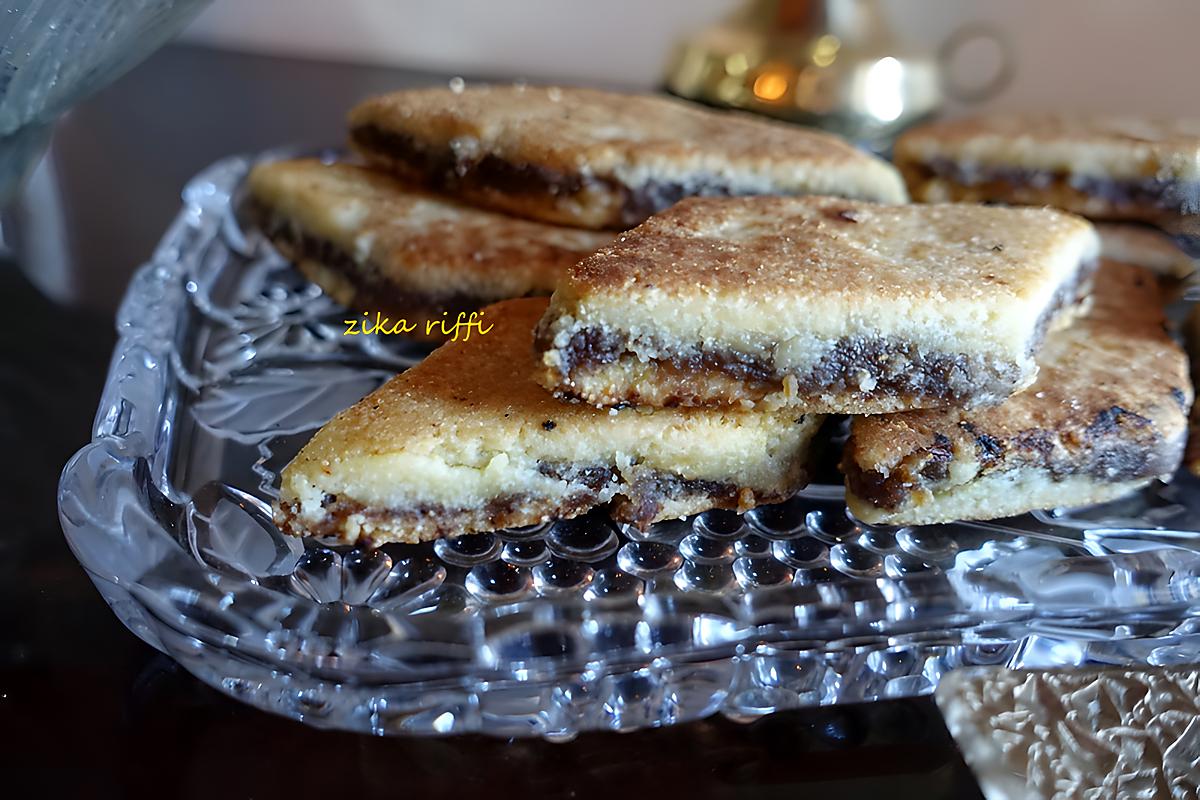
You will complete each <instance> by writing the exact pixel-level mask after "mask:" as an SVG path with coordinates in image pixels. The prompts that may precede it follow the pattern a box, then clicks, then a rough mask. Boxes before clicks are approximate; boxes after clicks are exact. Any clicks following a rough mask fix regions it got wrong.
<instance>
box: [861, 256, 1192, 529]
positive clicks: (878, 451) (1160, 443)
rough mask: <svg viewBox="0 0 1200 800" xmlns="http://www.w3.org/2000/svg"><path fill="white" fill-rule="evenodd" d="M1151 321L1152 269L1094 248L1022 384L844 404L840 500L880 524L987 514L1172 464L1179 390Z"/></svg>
mask: <svg viewBox="0 0 1200 800" xmlns="http://www.w3.org/2000/svg"><path fill="white" fill-rule="evenodd" d="M1164 321H1165V318H1164V315H1163V310H1162V296H1161V293H1160V290H1159V287H1158V282H1157V281H1156V279H1155V277H1154V276H1153V274H1151V273H1149V272H1147V271H1145V270H1142V269H1139V268H1137V267H1133V266H1129V265H1126V264H1119V263H1116V262H1104V263H1103V264H1102V265H1101V268H1100V271H1099V272H1098V273H1097V276H1096V288H1095V293H1094V296H1093V302H1092V307H1091V310H1090V311H1089V313H1088V314H1087V315H1086V316H1085V317H1083V318H1082V319H1079V320H1077V321H1076V322H1075V323H1074V324H1073V325H1072V326H1071V327H1070V328H1067V329H1065V330H1060V331H1056V332H1054V333H1051V334H1050V335H1049V336H1048V337H1047V339H1046V343H1045V345H1044V346H1043V348H1042V352H1041V354H1040V355H1039V357H1038V358H1039V362H1040V364H1041V372H1040V373H1039V376H1038V380H1037V382H1036V383H1034V384H1033V386H1031V387H1029V388H1028V389H1026V390H1025V391H1024V392H1022V393H1020V394H1018V395H1016V396H1014V397H1012V398H1010V399H1009V400H1008V401H1006V402H1005V403H1003V404H1001V405H999V406H996V407H994V408H987V409H979V410H976V411H963V410H959V409H946V410H924V411H909V412H902V413H897V414H887V415H880V416H872V417H856V418H855V419H854V420H853V422H852V425H851V435H850V439H849V440H848V441H847V443H846V447H845V450H844V453H843V462H842V465H843V471H845V472H846V475H847V497H848V502H849V503H850V505H851V509H852V510H853V511H854V512H855V513H856V514H858V515H859V516H860V517H861V518H862V519H864V520H865V521H868V522H872V523H885V524H906V525H907V524H927V523H935V522H947V521H951V520H954V519H990V518H995V517H1000V516H1008V515H1011V514H1016V513H1021V512H1023V511H1029V510H1033V509H1036V508H1042V507H1045V505H1043V504H1048V505H1067V506H1069V505H1083V504H1087V503H1090V502H1098V501H1099V500H1104V499H1109V498H1111V497H1113V496H1117V495H1119V494H1120V493H1123V492H1126V491H1128V490H1129V489H1130V488H1134V487H1136V486H1138V485H1142V484H1144V483H1146V482H1147V481H1149V480H1150V479H1152V478H1155V477H1158V476H1164V475H1169V474H1171V473H1173V472H1174V470H1175V468H1176V467H1177V466H1178V464H1179V460H1180V457H1181V456H1182V450H1183V442H1184V436H1185V426H1186V419H1187V411H1188V408H1189V407H1190V406H1191V404H1192V400H1193V390H1192V384H1191V381H1190V380H1189V377H1188V373H1187V361H1186V357H1185V355H1184V353H1183V351H1182V350H1181V349H1180V348H1179V346H1178V345H1177V344H1176V343H1175V342H1174V340H1172V339H1171V337H1170V336H1169V335H1168V334H1167V333H1166V331H1165V330H1164ZM981 487H984V488H987V489H988V491H983V490H982V489H981Z"/></svg>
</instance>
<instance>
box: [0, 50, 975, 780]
mask: <svg viewBox="0 0 1200 800" xmlns="http://www.w3.org/2000/svg"><path fill="white" fill-rule="evenodd" d="M444 79H445V78H444V76H441V77H438V76H420V75H414V74H412V73H405V72H400V71H396V70H389V69H384V68H370V67H356V66H347V65H336V64H320V63H316V62H308V61H298V60H291V59H280V58H266V57H257V56H247V55H235V54H229V53H222V52H218V51H214V50H207V49H203V48H193V47H184V46H173V47H169V48H167V49H166V50H164V51H162V52H160V53H159V54H157V55H155V56H153V57H152V58H151V59H150V60H149V61H147V62H146V63H145V64H143V65H142V66H140V67H138V68H137V69H136V70H134V71H133V72H131V73H130V74H129V75H127V76H126V77H125V78H123V79H122V80H121V81H120V82H118V83H117V84H116V85H115V86H113V87H111V88H110V89H108V90H106V91H105V92H103V93H102V94H100V95H98V96H97V97H95V98H94V99H92V100H91V101H89V102H88V103H86V104H85V105H84V106H82V107H81V108H79V109H77V110H76V111H74V112H73V113H72V114H71V115H70V117H69V118H68V119H67V120H65V121H64V122H63V123H62V125H61V126H60V128H59V130H58V132H57V134H56V139H55V144H54V147H53V150H52V152H51V154H50V156H49V158H48V161H47V164H46V165H44V166H43V168H42V169H41V170H39V172H38V174H37V175H36V176H35V178H34V182H33V184H32V185H31V187H30V189H31V191H30V192H29V193H28V194H29V198H28V200H27V202H26V204H25V206H24V207H23V208H20V209H18V210H17V212H16V213H14V214H11V215H10V218H9V219H8V220H7V223H8V224H7V225H6V230H5V234H6V240H8V241H9V242H10V243H13V244H15V245H16V247H17V253H18V256H19V263H17V262H14V261H11V260H10V261H4V262H0V450H2V452H3V453H4V457H3V459H0V501H2V503H3V508H4V509H5V510H6V515H5V524H4V526H3V531H2V533H0V738H2V740H3V741H2V745H3V746H0V767H3V768H4V772H3V775H4V780H5V784H6V789H5V790H0V794H3V795H4V796H14V797H23V796H31V795H33V794H34V792H36V793H37V796H40V797H59V796H64V797H66V796H74V797H142V796H155V797H185V798H190V797H196V798H201V797H203V798H212V797H221V798H224V797H230V798H233V797H253V798H271V797H290V798H295V797H311V796H318V795H319V796H326V797H354V798H359V797H384V796H396V795H402V796H408V797H418V798H425V797H441V796H447V797H449V796H460V797H471V796H478V797H486V798H501V797H510V796H511V797H516V796H522V797H538V796H540V797H560V796H574V797H591V796H606V797H621V796H634V795H635V794H636V796H638V797H643V798H653V797H680V796H687V797H695V798H706V797H714V798H731V797H789V798H792V797H808V796H818V794H819V795H820V796H824V797H836V798H877V797H889V798H893V797H919V798H927V799H928V800H935V799H936V798H977V797H979V796H980V795H979V790H978V788H977V786H976V784H975V782H974V780H973V779H972V777H971V775H970V773H969V771H968V770H967V768H966V766H965V764H964V763H963V761H962V758H961V756H959V754H958V752H957V750H956V749H955V747H954V744H953V742H952V740H951V739H950V737H949V734H948V733H947V732H946V729H945V726H944V724H943V723H942V721H941V717H940V716H939V714H938V712H937V710H936V708H935V707H934V705H933V702H932V701H931V700H928V699H921V700H905V701H889V702H882V703H876V704H871V705H862V706H844V707H839V708H833V709H813V710H803V711H793V712H786V713H780V714H776V715H773V716H770V717H766V718H763V719H760V720H758V721H756V722H753V723H750V724H739V723H734V722H731V721H729V720H725V719H720V718H713V719H710V720H706V721H702V722H698V723H692V724H688V725H683V726H678V727H675V728H668V729H663V730H654V731H643V732H637V733H630V734H609V733H598V734H587V735H584V736H581V737H579V738H578V739H576V740H575V741H573V742H569V743H565V744H549V743H546V742H542V741H533V740H518V741H514V742H506V741H501V740H494V739H487V738H482V737H462V738H450V739H377V738H370V737H364V736H357V735H351V734H344V733H337V732H327V731H317V730H312V729H309V728H306V727H305V726H303V725H301V724H299V723H296V722H292V721H289V720H284V719H281V718H276V717H272V716H269V715H267V714H264V713H262V712H259V711H255V710H253V709H251V708H248V707H244V706H241V705H240V704H238V703H236V702H235V701H233V700H230V699H227V698H225V697H224V696H223V695H221V694H219V693H218V692H216V691H214V690H212V689H209V688H207V687H206V686H204V685H202V684H200V683H199V682H197V681H196V680H194V679H192V678H191V677H190V676H189V675H188V674H187V673H185V672H184V671H183V670H181V669H179V668H178V667H176V666H175V665H174V664H173V662H171V661H170V659H168V658H166V657H165V656H162V655H160V654H159V653H157V652H156V651H154V650H152V649H151V648H150V647H148V646H146V645H144V644H143V643H142V642H141V641H140V640H138V639H136V638H135V637H134V636H133V635H132V634H131V633H129V632H128V631H126V630H125V628H124V627H123V626H122V625H121V624H120V623H119V622H118V621H117V619H116V617H114V616H113V615H112V614H111V612H109V610H108V608H107V607H106V606H105V605H104V603H103V601H102V600H101V599H100V596H99V594H98V593H97V592H96V591H95V589H94V588H93V587H92V585H91V583H90V581H89V580H88V579H87V576H86V575H85V574H84V572H83V570H82V568H80V567H79V565H78V564H77V563H76V562H75V560H74V559H73V558H72V556H71V554H70V552H69V551H68V549H67V547H66V544H65V542H64V540H63V537H62V533H61V531H60V529H59V526H58V520H57V514H56V509H55V488H56V484H57V479H58V473H59V471H60V470H61V468H62V466H63V464H64V463H65V461H66V460H67V458H69V457H70V455H71V454H72V453H73V452H74V451H75V450H76V449H77V448H79V447H80V446H82V445H83V444H84V443H85V442H86V441H87V439H88V435H89V429H90V426H91V420H92V415H93V413H94V411H95V406H96V403H97V401H98V396H99V391H100V387H101V384H102V381H103V376H104V373H105V370H106V368H107V364H108V358H109V354H110V351H111V348H112V344H113V341H114V338H115V336H114V333H113V325H112V313H113V310H114V308H115V305H116V303H117V302H118V300H119V298H120V296H121V293H122V292H123V290H124V286H125V283H126V281H127V280H128V277H129V274H130V273H131V272H132V270H133V269H134V268H135V267H136V266H137V264H138V263H139V262H140V261H141V260H142V259H144V258H145V257H146V255H147V254H148V253H149V251H150V249H151V248H152V247H153V245H154V242H155V240H156V239H157V238H158V236H159V234H160V233H161V232H162V230H163V229H164V228H165V227H166V225H167V223H168V222H169V221H170V219H171V218H172V217H173V216H174V214H175V213H176V211H177V209H178V191H179V189H180V187H181V186H182V185H183V183H184V181H185V180H186V179H187V178H188V177H190V176H191V175H192V174H193V173H195V172H196V171H198V170H199V169H201V168H202V167H204V166H205V165H206V164H208V163H210V162H211V161H213V160H215V159H217V158H219V157H221V156H223V155H226V154H228V153H232V152H245V151H251V150H258V149H264V148H267V147H272V146H277V145H280V144H289V143H299V144H327V143H331V142H337V141H339V140H340V137H341V130H342V118H343V115H344V113H345V110H346V109H347V108H349V106H350V105H352V104H353V102H354V101H355V100H356V99H358V98H360V97H362V96H365V95H367V94H370V93H373V92H378V91H384V90H386V89H389V88H394V87H397V86H402V85H406V84H414V83H421V82H425V83H428V82H435V81H440V80H444ZM56 232H57V233H56ZM39 237H41V238H39ZM31 275H32V276H33V280H32V281H31V279H30V277H29V276H31ZM35 284H36V285H35ZM39 286H40V287H41V289H42V290H39V288H38V287H39ZM43 290H44V291H43ZM10 791H14V792H15V793H14V794H9V792H10Z"/></svg>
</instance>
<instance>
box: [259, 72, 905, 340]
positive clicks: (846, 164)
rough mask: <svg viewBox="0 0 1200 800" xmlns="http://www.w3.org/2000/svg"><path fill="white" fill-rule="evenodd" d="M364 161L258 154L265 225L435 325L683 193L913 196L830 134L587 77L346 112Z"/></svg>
mask: <svg viewBox="0 0 1200 800" xmlns="http://www.w3.org/2000/svg"><path fill="white" fill-rule="evenodd" d="M350 143H351V146H352V148H353V150H354V151H355V153H356V154H357V155H358V156H359V157H360V161H359V162H358V163H332V164H328V163H322V162H320V161H318V160H315V159H301V160H295V161H283V162H275V163H266V164H261V165H259V166H258V167H257V168H255V169H254V170H253V171H252V172H251V174H250V176H249V178H248V180H247V187H248V194H249V197H250V200H251V206H252V211H253V216H254V217H255V218H256V221H257V224H258V225H259V227H261V228H262V229H263V230H264V231H265V232H266V234H267V235H268V236H269V237H270V239H271V241H272V242H273V243H274V244H275V246H276V247H277V248H278V249H279V250H280V251H281V252H282V253H283V254H284V255H286V256H287V257H288V258H289V259H290V260H292V261H293V262H294V263H295V264H296V265H297V267H298V268H299V269H300V270H301V271H302V272H303V273H304V274H305V275H306V276H307V277H308V278H309V279H311V280H313V281H314V282H316V283H317V284H319V285H320V286H321V287H322V288H323V289H324V290H325V291H326V293H327V294H329V295H330V296H332V297H333V298H334V299H335V300H337V301H338V302H340V303H342V304H343V305H346V306H348V307H351V308H354V309H357V310H361V311H366V312H368V313H369V314H375V313H377V312H379V313H382V314H383V315H386V316H388V317H389V318H390V319H391V320H392V321H393V323H392V324H393V325H394V324H395V321H396V320H399V319H404V320H405V321H406V322H407V323H408V324H409V325H410V326H411V327H412V328H413V331H412V335H413V336H416V337H420V338H428V339H438V338H443V337H444V335H445V331H446V327H445V326H442V325H441V324H440V323H441V322H442V321H443V320H446V321H448V322H450V323H451V324H452V323H453V322H454V321H455V320H456V319H457V318H458V316H459V315H460V314H466V313H469V312H471V311H475V310H477V309H479V308H482V307H483V306H485V305H487V304H488V303H492V302H496V301H498V300H504V299H508V298H513V297H530V296H549V295H550V293H551V292H553V291H554V288H555V286H556V285H557V282H558V279H559V278H560V277H561V276H562V274H563V273H564V272H565V271H566V269H567V268H568V267H570V266H571V265H573V264H574V263H576V262H577V261H579V259H580V258H582V257H583V256H585V255H587V254H589V253H591V252H593V251H594V250H596V249H597V248H598V247H600V246H601V245H604V244H607V243H608V242H611V241H612V240H613V238H614V236H615V233H613V232H614V231H619V230H623V229H625V228H629V227H632V226H634V225H636V224H638V223H640V222H642V221H643V220H645V219H646V218H647V217H648V216H650V215H651V214H653V213H655V212H657V211H661V210H663V209H664V208H666V207H668V206H670V205H671V204H672V203H674V202H675V201H677V200H679V199H680V198H682V197H686V196H689V195H696V194H700V195H704V194H708V195H746V194H764V193H767V194H835V195H844V196H847V197H854V198H859V199H868V200H884V201H892V202H897V201H902V200H904V199H905V198H906V194H905V190H904V184H903V181H902V180H901V178H900V176H899V173H897V172H896V171H895V169H894V168H893V167H892V166H891V165H890V164H888V163H886V162H884V161H881V160H880V159H877V158H873V157H871V156H869V155H866V154H863V153H860V152H858V151H857V150H855V149H854V148H853V147H850V146H849V145H848V144H846V143H845V142H842V141H841V140H839V139H837V138H836V137H833V136H830V135H827V134H824V133H820V132H817V131H809V130H803V129H798V128H795V127H792V126H787V125H784V124H781V123H776V122H769V121H764V120H760V119H757V118H754V117H751V116H748V115H741V114H734V113H726V112H718V111H709V110H706V109H701V108H698V107H695V106H692V105H690V104H686V103H683V102H680V101H675V100H670V99H667V98H661V97H652V96H640V95H635V96H629V95H618V94H612V93H607V92H598V91H590V90H585V89H557V88H550V89H544V88H543V89H534V88H528V87H519V86H513V87H478V88H461V87H456V88H454V89H452V88H434V89H422V90H414V91H405V92H398V93H395V94H391V95H387V96H384V97H379V98H376V99H373V100H369V101H367V102H365V103H363V104H362V105H360V106H358V107H357V108H355V109H354V110H353V112H352V114H351V117H350Z"/></svg>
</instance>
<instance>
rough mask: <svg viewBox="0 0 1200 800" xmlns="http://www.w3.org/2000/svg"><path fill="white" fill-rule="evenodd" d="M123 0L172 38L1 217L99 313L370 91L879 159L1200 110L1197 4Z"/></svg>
mask: <svg viewBox="0 0 1200 800" xmlns="http://www.w3.org/2000/svg"><path fill="white" fill-rule="evenodd" d="M133 1H134V2H136V3H138V4H144V5H147V6H156V7H158V11H157V14H158V17H157V18H156V22H157V21H158V20H160V19H161V18H163V17H165V16H168V15H174V16H176V17H177V18H178V20H179V21H178V22H177V23H176V24H177V25H178V26H180V27H183V30H182V33H181V34H180V35H179V36H178V37H177V38H176V39H175V40H174V41H173V42H172V43H171V44H168V45H167V46H166V47H164V48H163V49H160V50H158V51H157V52H155V53H154V54H153V55H151V56H149V58H148V59H146V60H145V61H144V62H142V63H141V64H140V65H138V66H136V67H134V68H133V69H132V70H130V71H128V72H127V73H126V74H124V75H123V77H120V78H119V79H118V80H116V82H115V83H113V84H112V85H111V86H109V87H108V88H105V89H103V90H101V91H99V92H98V93H95V94H94V95H90V96H88V97H87V98H86V99H85V100H84V101H83V102H82V103H81V104H79V105H78V106H76V107H74V108H73V109H72V110H71V111H70V112H69V113H67V114H66V115H65V116H64V117H63V118H62V119H61V120H59V122H58V124H57V125H56V126H55V128H54V130H55V135H54V140H53V146H52V147H51V148H50V150H49V154H48V155H47V157H46V158H45V159H44V160H42V161H41V163H40V166H39V167H38V169H37V170H36V171H35V172H34V173H33V176H32V179H31V180H29V181H27V182H26V186H25V190H24V192H23V194H22V196H21V198H20V200H19V202H18V203H16V204H15V205H10V208H9V211H8V213H7V214H6V216H5V219H4V226H3V233H4V242H5V244H6V245H7V246H8V248H9V250H10V252H12V253H15V254H16V256H17V259H18V261H19V262H20V263H21V264H22V266H23V268H24V272H25V273H26V275H28V276H29V278H30V279H31V280H32V281H33V282H34V283H35V284H36V285H37V286H38V287H39V288H40V289H41V291H43V292H45V293H46V294H48V295H49V296H50V297H51V298H53V299H55V300H57V301H59V302H64V303H70V304H73V305H82V306H85V307H88V308H92V309H95V310H98V311H102V312H109V313H110V312H111V311H112V309H113V308H114V307H115V305H116V303H117V302H118V300H119V298H120V296H121V294H122V292H123V289H124V285H125V283H126V281H127V279H128V276H129V274H130V273H131V272H132V270H133V269H134V268H135V267H136V266H137V265H138V264H139V263H140V262H141V261H143V260H144V259H145V258H146V257H147V255H148V254H149V252H150V250H151V248H152V247H153V245H154V242H155V241H156V240H157V238H158V236H159V235H160V233H161V232H162V230H163V229H164V227H165V226H166V224H167V223H168V222H169V221H170V219H171V217H172V216H173V215H174V214H175V213H176V211H177V209H178V193H179V190H180V188H181V186H182V185H183V183H184V182H185V181H186V180H187V179H188V178H189V177H190V176H191V175H193V174H194V173H196V172H197V171H198V170H200V169H201V168H203V167H204V166H205V165H207V164H209V163H211V162H212V161H214V160H215V159H217V158H220V157H221V156H223V155H226V154H229V153H235V152H246V151H250V150H260V149H264V148H268V147H272V146H278V145H294V144H299V145H306V146H314V145H329V144H333V145H336V144H339V143H340V142H341V138H342V135H343V134H342V130H343V128H342V120H343V116H344V114H345V112H346V110H347V109H348V108H349V107H350V106H352V105H353V104H354V103H355V102H356V101H357V100H359V99H361V98H362V97H364V96H366V95H369V94H372V93H378V92H383V91H387V90H389V89H394V88H399V87H402V86H412V85H421V84H428V83H439V82H444V81H446V80H447V79H448V78H449V77H450V76H455V75H458V76H463V77H465V78H467V79H468V80H478V79H484V80H513V79H524V80H529V81H531V82H538V81H559V82H576V83H587V84H594V85H603V86H612V87H620V88H635V89H656V88H667V89H670V90H671V91H674V92H675V93H677V94H681V95H683V96H686V97H690V98H693V99H697V100H700V101H703V102H708V103H712V104H717V105H731V106H736V107H741V108H747V109H750V110H754V111H759V112H763V113H768V114H774V115H776V116H783V117H785V118H788V119H792V120H795V121H799V122H803V123H807V124H818V125H822V126H824V127H828V128H831V129H833V130H837V131H839V132H841V133H843V134H846V135H848V136H850V137H851V138H853V139H855V140H856V141H859V142H860V143H862V144H865V145H867V146H871V147H874V148H875V149H878V150H880V151H885V152H886V150H887V147H888V145H889V143H890V140H891V138H892V137H893V136H894V135H895V133H896V132H897V131H899V130H900V129H902V128H903V127H906V126H907V125H910V124H912V123H914V122H916V121H919V120H921V119H925V118H928V117H930V116H936V115H939V114H941V115H945V114H949V115H953V114H960V113H963V112H964V111H967V110H991V109H1009V108H1042V109H1044V108H1058V109H1077V110H1091V111H1105V112H1111V113H1143V114H1152V115H1164V116H1196V115H1200V83H1198V82H1197V81H1195V79H1194V76H1195V75H1196V74H1198V73H1200V50H1197V48H1196V47H1195V31H1197V30H1200V3H1198V2H1195V1H1194V0H1142V1H1141V2H1136V3H1135V2H1129V1H1128V0H1054V2H1044V0H1005V2H982V1H980V2H966V1H965V0H652V1H648V0H607V1H606V2H604V3H594V2H585V1H584V0H505V1H504V2H494V1H491V0H439V2H436V3H435V2H418V0H339V2H338V3H336V4H331V3H328V2H322V0H255V2H252V3H249V2H238V0H215V2H212V3H210V4H205V3H204V2H203V0H133ZM73 2H74V0H64V2H59V3H54V2H50V0H45V2H43V3H41V4H40V5H43V6H56V5H61V6H64V7H70V6H72V5H73ZM74 4H75V5H78V7H79V8H81V9H83V8H86V9H88V11H89V12H90V11H93V10H94V9H95V8H96V7H97V5H111V6H113V7H114V8H120V9H128V8H129V7H130V6H129V5H121V4H120V3H118V2H114V1H113V0H101V2H100V3H99V4H98V3H96V2H91V3H74ZM196 11H198V12H199V13H198V15H195V12H196ZM72 13H74V14H75V15H76V17H77V18H78V17H80V16H81V15H82V14H83V13H84V12H83V11H75V12H72ZM193 15H195V16H194V18H193ZM0 22H2V21H0ZM185 23H186V26H185ZM168 27H169V26H168ZM4 33H5V31H4V30H3V25H0V35H2V34H4ZM85 33H86V31H85ZM139 34H140V32H139ZM15 35H16V34H15V33H11V32H10V37H11V36H15ZM25 35H28V32H26V34H25ZM58 35H59V37H60V38H62V32H61V30H60V31H59V34H58ZM164 38H165V35H164ZM85 41H86V40H85ZM137 41H139V42H141V43H142V46H146V45H145V43H146V42H151V43H153V42H154V41H155V40H154V38H153V37H146V36H142V35H139V37H138V39H137ZM10 44H11V38H10ZM59 49H60V50H62V51H63V52H64V53H67V54H68V56H69V57H74V55H75V54H77V53H78V52H80V51H79V46H78V45H76V44H75V43H74V42H68V43H67V44H66V45H65V46H62V47H60V48H59ZM69 60H70V59H69V58H68V61H69ZM27 71H28V70H27Z"/></svg>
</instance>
